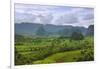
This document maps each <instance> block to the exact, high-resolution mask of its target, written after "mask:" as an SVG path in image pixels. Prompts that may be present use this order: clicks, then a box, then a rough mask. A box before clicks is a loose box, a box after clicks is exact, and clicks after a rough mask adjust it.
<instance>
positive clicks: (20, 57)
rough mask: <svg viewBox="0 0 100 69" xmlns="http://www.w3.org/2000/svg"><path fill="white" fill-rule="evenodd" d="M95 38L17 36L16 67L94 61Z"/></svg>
mask: <svg viewBox="0 0 100 69" xmlns="http://www.w3.org/2000/svg"><path fill="white" fill-rule="evenodd" d="M93 42H94V41H93V37H92V36H87V37H85V38H84V39H82V40H71V39H70V38H58V37H57V38H52V37H48V38H44V37H43V38H31V37H25V36H20V35H16V40H15V62H16V63H15V65H27V64H46V63H62V62H79V61H93V60H94V51H93V50H94V43H93Z"/></svg>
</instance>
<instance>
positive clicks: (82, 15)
mask: <svg viewBox="0 0 100 69" xmlns="http://www.w3.org/2000/svg"><path fill="white" fill-rule="evenodd" d="M15 22H32V23H41V24H55V25H77V26H85V27H86V26H88V25H90V24H93V22H94V10H93V9H92V8H82V7H79V8H78V7H67V6H45V5H26V4H15Z"/></svg>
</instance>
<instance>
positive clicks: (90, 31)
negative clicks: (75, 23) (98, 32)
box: [87, 25, 94, 36]
mask: <svg viewBox="0 0 100 69" xmlns="http://www.w3.org/2000/svg"><path fill="white" fill-rule="evenodd" d="M87 35H88V36H93V35H94V25H90V26H89V27H88V29H87Z"/></svg>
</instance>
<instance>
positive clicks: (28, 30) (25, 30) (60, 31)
mask: <svg viewBox="0 0 100 69" xmlns="http://www.w3.org/2000/svg"><path fill="white" fill-rule="evenodd" d="M74 31H77V32H78V31H79V32H81V33H82V34H83V35H84V36H85V35H86V34H87V31H88V28H85V27H78V26H71V25H52V24H45V25H43V24H37V23H15V34H18V35H27V36H70V35H71V34H72V32H74Z"/></svg>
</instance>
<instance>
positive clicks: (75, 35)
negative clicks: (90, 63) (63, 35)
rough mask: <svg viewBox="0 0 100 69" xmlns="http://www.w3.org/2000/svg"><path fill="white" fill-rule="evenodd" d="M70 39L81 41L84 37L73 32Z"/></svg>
mask: <svg viewBox="0 0 100 69" xmlns="http://www.w3.org/2000/svg"><path fill="white" fill-rule="evenodd" d="M70 38H71V40H83V39H84V36H83V34H82V33H81V32H73V33H72V35H71V37H70Z"/></svg>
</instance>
